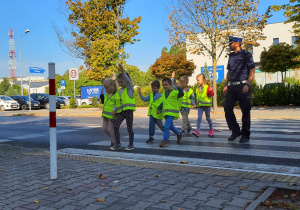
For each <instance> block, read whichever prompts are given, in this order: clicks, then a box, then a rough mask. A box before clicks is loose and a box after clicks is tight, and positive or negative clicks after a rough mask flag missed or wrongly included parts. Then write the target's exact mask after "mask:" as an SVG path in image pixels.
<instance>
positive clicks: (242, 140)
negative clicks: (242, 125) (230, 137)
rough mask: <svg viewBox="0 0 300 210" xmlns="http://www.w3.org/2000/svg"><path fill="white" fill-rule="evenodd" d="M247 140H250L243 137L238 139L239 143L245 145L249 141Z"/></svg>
mask: <svg viewBox="0 0 300 210" xmlns="http://www.w3.org/2000/svg"><path fill="white" fill-rule="evenodd" d="M249 139H250V138H249V137H247V136H244V135H243V136H242V137H241V139H240V143H246V142H248V141H249Z"/></svg>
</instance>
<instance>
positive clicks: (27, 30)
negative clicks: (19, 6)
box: [20, 29, 29, 95]
mask: <svg viewBox="0 0 300 210" xmlns="http://www.w3.org/2000/svg"><path fill="white" fill-rule="evenodd" d="M28 32H29V29H26V31H25V33H24V34H22V35H21V36H20V68H21V94H22V95H23V71H22V51H21V37H22V36H23V35H25V34H27V33H28Z"/></svg>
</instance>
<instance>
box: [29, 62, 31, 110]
mask: <svg viewBox="0 0 300 210" xmlns="http://www.w3.org/2000/svg"><path fill="white" fill-rule="evenodd" d="M28 69H29V71H28V75H29V83H28V84H29V88H28V93H29V94H28V96H29V112H31V97H30V67H29V68H28Z"/></svg>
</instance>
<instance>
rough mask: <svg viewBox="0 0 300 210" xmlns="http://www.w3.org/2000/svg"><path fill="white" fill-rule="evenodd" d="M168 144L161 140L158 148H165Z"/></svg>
mask: <svg viewBox="0 0 300 210" xmlns="http://www.w3.org/2000/svg"><path fill="white" fill-rule="evenodd" d="M168 142H169V141H164V140H163V141H161V143H160V145H159V146H160V147H167V146H168V145H169V144H168Z"/></svg>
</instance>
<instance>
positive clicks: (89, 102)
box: [76, 96, 92, 106]
mask: <svg viewBox="0 0 300 210" xmlns="http://www.w3.org/2000/svg"><path fill="white" fill-rule="evenodd" d="M76 101H77V104H78V105H79V106H83V105H92V99H90V98H84V99H82V98H81V96H76Z"/></svg>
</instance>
